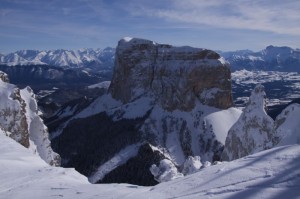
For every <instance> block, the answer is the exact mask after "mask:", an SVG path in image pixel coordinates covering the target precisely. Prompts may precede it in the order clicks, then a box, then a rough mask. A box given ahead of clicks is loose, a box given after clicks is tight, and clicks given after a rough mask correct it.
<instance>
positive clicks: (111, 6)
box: [0, 0, 300, 53]
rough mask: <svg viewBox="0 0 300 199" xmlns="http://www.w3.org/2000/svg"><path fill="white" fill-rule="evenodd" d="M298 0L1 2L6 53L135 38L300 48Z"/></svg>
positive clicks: (0, 34)
mask: <svg viewBox="0 0 300 199" xmlns="http://www.w3.org/2000/svg"><path fill="white" fill-rule="evenodd" d="M299 10H300V1H298V0H284V1H282V0H1V2H0V52H2V53H8V52H12V51H16V50H20V49H38V50H43V49H45V50H48V49H60V48H62V49H79V48H105V47H107V46H111V47H115V46H116V45H117V42H118V40H119V39H121V38H123V37H125V36H130V37H139V38H146V39H150V40H154V41H156V42H158V43H168V44H172V45H176V46H180V45H189V46H194V47H203V48H209V49H213V50H225V51H228V50H237V49H250V50H261V49H263V48H265V47H266V46H268V45H271V44H272V45H276V46H291V47H293V48H300V14H299Z"/></svg>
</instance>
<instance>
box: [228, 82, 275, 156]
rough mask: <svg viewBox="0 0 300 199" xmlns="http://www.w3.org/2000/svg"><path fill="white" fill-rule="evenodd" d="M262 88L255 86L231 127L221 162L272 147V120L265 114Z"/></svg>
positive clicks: (264, 95) (264, 94)
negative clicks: (246, 103) (240, 113)
mask: <svg viewBox="0 0 300 199" xmlns="http://www.w3.org/2000/svg"><path fill="white" fill-rule="evenodd" d="M265 97H266V93H265V91H264V86H262V85H260V84H259V85H257V86H256V87H255V88H254V90H253V91H252V93H251V96H250V99H249V103H248V105H247V106H246V107H245V109H244V110H243V113H242V115H241V116H240V118H239V119H238V121H237V122H236V123H235V124H234V125H233V126H232V127H231V129H230V130H229V132H228V136H227V138H226V142H225V148H224V151H223V154H222V160H226V161H230V160H234V159H238V158H241V157H244V156H247V155H249V154H253V153H256V152H259V151H262V150H265V149H269V148H271V147H273V145H274V144H273V138H274V134H273V123H274V121H273V119H272V118H271V117H269V116H268V115H267V113H266V112H265V106H266V104H265Z"/></svg>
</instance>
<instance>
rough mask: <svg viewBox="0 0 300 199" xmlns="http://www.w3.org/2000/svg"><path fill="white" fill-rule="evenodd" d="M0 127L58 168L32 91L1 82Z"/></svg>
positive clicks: (56, 157)
mask: <svg viewBox="0 0 300 199" xmlns="http://www.w3.org/2000/svg"><path fill="white" fill-rule="evenodd" d="M3 77H5V75H3ZM0 101H1V103H0V127H1V128H2V129H3V130H4V132H6V134H7V135H8V136H10V137H11V138H13V139H14V140H15V141H17V142H19V143H20V144H22V145H23V146H24V147H26V148H30V149H31V150H32V151H34V152H36V153H38V154H39V155H40V156H41V158H42V159H43V160H44V161H46V162H47V163H48V164H50V165H59V164H60V158H59V155H58V154H56V153H54V152H53V150H52V148H51V146H50V141H49V139H48V130H47V127H46V126H45V125H44V123H43V121H42V119H41V118H40V116H39V112H38V107H37V102H36V100H35V98H34V94H33V91H32V90H31V88H29V87H26V88H24V89H22V90H20V89H19V88H17V87H16V86H15V85H13V84H9V83H7V82H3V81H2V78H1V80H0Z"/></svg>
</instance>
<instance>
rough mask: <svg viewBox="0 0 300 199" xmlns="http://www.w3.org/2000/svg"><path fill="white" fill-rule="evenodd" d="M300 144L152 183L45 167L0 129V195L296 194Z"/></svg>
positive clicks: (292, 197) (45, 198) (7, 197)
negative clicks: (109, 180)
mask: <svg viewBox="0 0 300 199" xmlns="http://www.w3.org/2000/svg"><path fill="white" fill-rule="evenodd" d="M299 168H300V146H299V145H292V146H283V147H278V148H273V149H271V150H267V151H264V152H260V153H257V154H254V155H251V156H247V157H245V158H242V159H238V160H236V161H232V162H224V163H222V164H218V165H215V166H211V167H208V168H205V169H202V170H200V171H199V172H197V173H195V174H192V175H189V176H187V177H183V178H179V179H176V180H173V181H170V182H166V183H161V184H159V185H157V186H154V187H139V186H135V185H129V184H97V185H93V184H89V183H88V181H87V178H86V177H84V176H82V175H80V174H79V173H77V172H76V171H75V170H74V169H64V168H59V167H50V166H48V165H47V164H46V163H45V162H44V161H42V160H41V159H40V158H39V157H38V156H37V155H34V154H32V153H31V152H30V150H28V149H26V148H24V147H23V146H21V145H20V144H18V143H17V142H15V141H14V140H12V139H10V138H8V137H6V136H5V135H4V134H3V132H1V130H0V198H1V199H11V198H13V199H18V198H20V199H23V198H43V199H48V198H70V199H76V198H156V199H158V198H229V199H234V198H236V199H241V198H243V199H245V198H246V199H247V198H278V199H279V198H290V199H296V198H300V170H299Z"/></svg>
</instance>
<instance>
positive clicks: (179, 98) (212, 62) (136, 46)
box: [109, 38, 232, 111]
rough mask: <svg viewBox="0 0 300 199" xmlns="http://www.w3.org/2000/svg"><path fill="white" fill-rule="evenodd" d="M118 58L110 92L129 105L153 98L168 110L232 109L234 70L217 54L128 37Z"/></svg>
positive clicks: (124, 40) (123, 42)
mask: <svg viewBox="0 0 300 199" xmlns="http://www.w3.org/2000/svg"><path fill="white" fill-rule="evenodd" d="M115 57H116V59H115V68H114V74H113V79H112V82H111V86H110V88H109V92H110V93H111V95H112V97H113V98H115V99H117V100H121V101H122V102H123V103H125V104H126V103H129V102H131V101H133V100H134V99H136V98H138V97H140V96H141V95H152V96H154V98H155V101H156V102H158V103H159V104H160V105H161V106H162V107H163V108H164V109H166V110H168V111H173V110H176V109H179V110H183V111H190V110H192V109H193V108H194V107H195V104H196V101H197V100H199V101H201V102H202V103H203V104H206V105H209V106H214V107H217V108H221V109H226V108H229V107H230V106H232V95H231V80H230V78H231V76H230V75H231V74H230V68H229V65H228V64H227V63H226V62H225V61H224V60H223V59H222V58H221V57H220V56H219V54H217V53H216V52H214V51H211V50H206V49H199V48H192V47H173V46H171V45H165V44H157V43H155V42H153V41H149V40H144V39H135V38H133V39H132V38H124V39H122V40H120V41H119V43H118V47H117V49H116V56H115Z"/></svg>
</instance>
